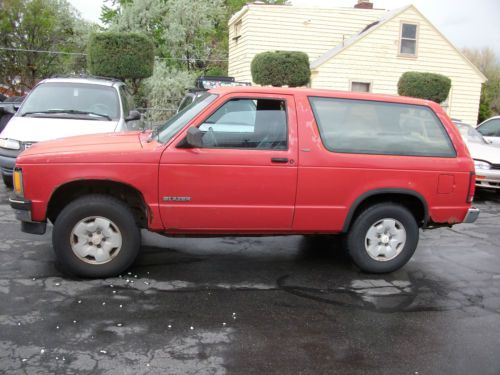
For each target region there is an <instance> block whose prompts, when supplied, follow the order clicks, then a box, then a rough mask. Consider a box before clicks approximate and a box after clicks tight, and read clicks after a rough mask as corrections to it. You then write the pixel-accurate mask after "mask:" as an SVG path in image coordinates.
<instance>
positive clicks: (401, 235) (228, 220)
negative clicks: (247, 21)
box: [10, 87, 479, 277]
mask: <svg viewBox="0 0 500 375" xmlns="http://www.w3.org/2000/svg"><path fill="white" fill-rule="evenodd" d="M474 179H475V175H474V164H473V162H472V159H471V158H470V156H469V153H468V151H467V148H466V146H465V145H464V143H463V141H462V138H461V137H460V134H459V132H458V130H457V129H456V128H455V127H454V126H453V124H452V123H451V121H450V119H449V118H448V116H447V115H446V114H445V113H444V112H443V110H442V109H441V107H439V105H437V104H435V103H432V102H429V101H423V100H417V99H411V98H405V97H393V96H383V95H370V94H362V93H352V92H334V91H321V90H310V89H284V88H261V87H253V88H251V87H248V88H246V87H232V88H219V89H215V90H211V91H208V92H207V93H206V94H204V95H202V96H201V97H199V98H198V99H197V100H196V101H195V102H193V103H192V104H191V105H189V106H188V107H186V108H185V109H184V110H183V111H181V112H179V113H178V114H177V115H176V116H174V117H173V118H171V119H170V120H169V121H168V122H167V123H166V124H164V125H163V126H161V127H159V128H158V129H157V130H156V131H153V132H143V133H139V132H135V133H125V134H107V135H92V136H80V137H73V138H66V139H61V140H56V141H50V142H43V143H40V144H36V145H34V146H33V147H32V148H30V149H29V150H26V151H25V152H23V153H22V154H21V156H20V157H19V158H18V160H17V165H16V169H15V173H14V183H15V189H14V195H13V197H12V198H11V200H10V203H11V206H12V207H13V208H14V209H15V211H16V214H17V218H18V219H19V220H20V221H21V223H22V230H23V231H24V232H28V233H36V234H43V233H44V232H45V229H46V222H47V221H50V222H52V223H53V224H54V229H53V234H52V238H53V246H54V249H55V252H56V254H57V256H58V259H59V261H60V262H62V263H63V265H64V266H65V269H66V270H67V271H68V272H69V273H71V274H74V275H79V276H87V277H105V276H112V275H117V274H119V273H121V272H123V271H124V270H126V269H127V268H128V267H129V266H130V265H131V264H132V262H133V261H134V259H135V258H136V256H137V254H138V252H139V250H140V244H141V238H140V229H141V228H145V229H148V230H150V231H153V232H159V233H164V234H167V235H170V236H175V235H182V236H189V235H196V236H200V235H221V236H222V235H287V234H304V235H308V234H336V233H337V234H341V233H344V234H346V239H347V241H346V244H347V247H348V250H349V253H350V255H351V257H352V259H353V261H354V262H355V263H356V265H357V266H359V268H361V269H362V270H364V271H367V272H375V273H382V272H391V271H394V270H396V269H398V268H400V267H402V266H403V265H404V264H405V263H406V262H407V261H408V260H409V259H410V258H411V256H412V255H413V253H414V251H415V248H416V247H417V243H418V237H419V228H433V227H439V226H451V225H453V224H457V223H461V222H469V223H470V222H473V221H475V220H476V218H477V216H478V214H479V210H477V209H476V208H473V207H471V202H472V199H473V195H474V185H475V184H474Z"/></svg>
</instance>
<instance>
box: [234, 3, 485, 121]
mask: <svg viewBox="0 0 500 375" xmlns="http://www.w3.org/2000/svg"><path fill="white" fill-rule="evenodd" d="M244 9H245V10H244V11H243V12H240V13H238V14H236V15H235V16H233V18H231V20H230V22H229V71H228V73H229V75H230V76H234V77H235V78H236V79H237V80H240V81H251V80H252V77H251V72H250V64H251V61H252V59H253V57H254V56H255V55H256V54H257V53H260V52H264V51H275V50H294V51H303V52H305V53H307V54H308V55H309V58H310V61H311V62H313V61H315V60H316V59H318V58H319V57H321V56H322V55H323V54H324V53H326V52H327V51H328V50H329V49H330V48H333V47H335V46H338V45H341V44H342V41H343V40H348V39H349V38H350V37H352V36H354V35H357V34H358V33H360V32H361V30H363V29H364V28H365V27H366V26H367V25H368V24H370V23H372V22H375V21H378V20H380V19H381V18H382V17H384V16H386V15H387V14H388V12H387V11H385V10H365V9H351V8H330V9H321V8H301V7H293V6H272V5H247V6H246V8H244ZM238 20H241V21H242V26H241V37H240V38H239V40H238V42H236V41H234V40H233V38H234V36H235V35H234V23H235V22H238ZM402 22H408V23H416V24H418V25H419V26H418V41H417V43H418V45H417V57H416V58H409V57H402V56H399V36H400V28H401V23H402ZM407 71H421V72H432V73H439V74H443V75H445V76H447V77H449V78H450V79H451V80H452V90H451V91H450V97H449V103H448V108H447V111H448V114H449V115H450V116H451V117H453V118H458V119H461V120H462V121H465V122H468V123H470V124H476V122H477V113H478V109H479V100H480V94H481V84H482V83H483V80H484V77H483V76H481V75H480V73H478V71H477V70H476V69H474V68H473V67H472V66H471V64H469V63H468V62H467V61H466V60H465V59H464V58H463V56H461V55H460V53H459V52H458V51H457V50H456V49H455V48H454V47H453V46H452V45H451V44H450V43H449V42H448V41H447V40H446V39H445V38H444V37H443V36H442V35H441V34H440V33H439V31H438V30H436V29H435V28H434V26H433V25H432V24H430V23H429V22H428V21H427V20H426V19H425V17H423V16H422V15H421V14H420V13H419V12H418V10H416V8H414V7H412V6H410V7H408V8H407V9H405V10H404V11H402V12H401V13H399V14H398V15H396V16H395V17H394V18H391V19H389V20H388V21H387V22H385V23H383V24H381V25H380V27H377V28H374V29H373V31H371V32H369V33H368V34H367V35H366V36H364V37H363V38H361V39H359V40H358V41H356V42H355V43H353V44H352V45H351V46H349V47H347V48H345V49H344V50H342V51H341V52H340V53H338V54H337V55H335V56H334V57H333V58H331V59H329V60H327V61H326V62H324V63H323V64H322V65H320V66H318V67H317V68H316V69H315V70H314V71H313V72H312V77H311V87H313V88H326V89H333V90H344V91H346V90H350V89H351V87H350V85H351V82H353V81H354V82H369V83H370V90H371V92H374V93H384V94H393V95H397V83H398V80H399V78H400V77H401V75H402V74H403V73H404V72H407Z"/></svg>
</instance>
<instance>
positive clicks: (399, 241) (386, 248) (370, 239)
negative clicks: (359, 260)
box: [365, 218, 406, 262]
mask: <svg viewBox="0 0 500 375" xmlns="http://www.w3.org/2000/svg"><path fill="white" fill-rule="evenodd" d="M405 243H406V229H405V227H404V226H403V225H402V224H401V223H400V222H399V221H398V220H395V219H389V218H388V219H382V220H379V221H377V222H376V223H375V224H373V225H372V226H371V227H370V228H369V229H368V232H367V233H366V236H365V249H366V252H367V253H368V255H369V256H370V257H371V258H372V259H375V260H377V261H381V262H386V261H389V260H392V259H394V258H396V257H397V256H398V255H399V254H400V253H401V251H403V248H404V246H405Z"/></svg>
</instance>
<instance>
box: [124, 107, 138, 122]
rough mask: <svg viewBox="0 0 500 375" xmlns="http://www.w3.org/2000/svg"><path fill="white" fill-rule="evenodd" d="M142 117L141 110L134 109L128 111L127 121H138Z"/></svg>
mask: <svg viewBox="0 0 500 375" xmlns="http://www.w3.org/2000/svg"><path fill="white" fill-rule="evenodd" d="M140 119H141V113H140V112H139V111H136V110H135V109H133V110H131V111H130V112H129V113H128V116H127V117H125V122H129V121H137V120H140Z"/></svg>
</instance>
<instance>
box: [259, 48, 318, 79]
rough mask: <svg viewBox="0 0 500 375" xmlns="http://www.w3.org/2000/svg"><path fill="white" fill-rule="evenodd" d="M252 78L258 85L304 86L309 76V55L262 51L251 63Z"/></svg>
mask: <svg viewBox="0 0 500 375" xmlns="http://www.w3.org/2000/svg"><path fill="white" fill-rule="evenodd" d="M251 71H252V79H253V81H254V82H255V83H257V84H259V85H264V86H265V85H271V86H290V87H297V86H305V85H307V84H308V83H309V80H310V78H311V69H310V68H309V57H308V56H307V54H305V53H304V52H293V51H292V52H287V51H276V52H263V53H259V54H257V55H256V56H255V57H254V59H253V60H252V65H251Z"/></svg>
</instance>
